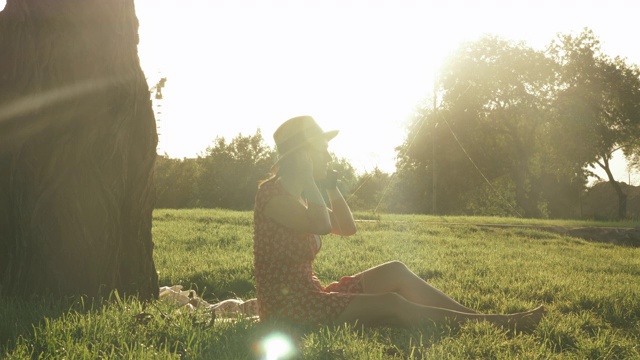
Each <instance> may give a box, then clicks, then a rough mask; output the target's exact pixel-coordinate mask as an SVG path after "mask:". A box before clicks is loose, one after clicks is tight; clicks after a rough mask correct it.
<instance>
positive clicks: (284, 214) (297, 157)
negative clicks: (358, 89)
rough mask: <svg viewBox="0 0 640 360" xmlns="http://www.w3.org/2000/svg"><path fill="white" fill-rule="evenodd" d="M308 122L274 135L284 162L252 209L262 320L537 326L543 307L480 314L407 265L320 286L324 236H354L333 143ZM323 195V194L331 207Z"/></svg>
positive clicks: (293, 122) (290, 124)
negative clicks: (317, 263)
mask: <svg viewBox="0 0 640 360" xmlns="http://www.w3.org/2000/svg"><path fill="white" fill-rule="evenodd" d="M337 133H338V131H335V130H334V131H329V132H324V131H323V130H322V129H321V128H320V126H319V125H318V124H317V123H316V122H315V121H314V120H313V118H311V117H310V116H300V117H296V118H292V119H289V120H287V121H286V122H284V123H283V124H282V125H281V126H280V127H279V128H278V129H277V130H276V132H275V133H274V135H273V137H274V139H275V142H276V148H277V150H278V154H279V160H278V161H277V163H276V164H275V165H274V167H273V168H272V173H273V176H272V177H271V178H269V179H268V180H265V181H264V182H263V183H262V184H260V187H259V190H258V193H257V195H256V203H255V209H254V239H253V241H254V242H253V246H254V265H255V278H256V288H257V298H258V307H259V310H258V311H259V314H260V318H261V319H262V320H267V319H281V320H286V321H291V322H294V323H298V324H314V325H319V324H329V323H333V324H336V323H356V322H357V323H358V324H363V325H367V326H376V325H389V326H403V327H406V326H411V325H416V324H421V323H424V322H429V321H432V322H436V323H441V322H444V321H453V322H454V323H462V322H465V321H468V320H487V321H490V322H492V323H494V324H497V325H500V326H505V327H507V326H508V327H515V328H517V329H520V330H524V329H531V328H533V327H535V326H536V325H537V324H538V322H539V321H540V319H541V318H542V316H543V315H544V312H545V310H544V308H543V307H542V306H541V307H538V308H536V309H534V310H530V311H527V312H522V313H515V314H506V315H501V314H479V313H477V312H476V311H474V310H472V309H469V308H467V307H465V306H463V305H461V304H459V303H458V302H456V301H455V300H453V299H451V298H450V297H449V296H447V295H446V294H444V293H443V292H441V291H439V290H438V289H436V288H434V287H433V286H431V285H429V284H428V283H427V282H425V281H424V280H422V279H421V278H419V277H418V276H417V275H416V274H414V273H413V272H412V271H411V270H409V269H408V268H407V267H406V266H405V265H404V264H403V263H401V262H398V261H392V262H388V263H385V264H382V265H379V266H376V267H373V268H371V269H368V270H365V271H363V272H361V273H359V274H356V275H353V276H345V277H343V278H341V279H340V281H337V282H334V283H332V284H329V285H328V286H322V285H321V283H320V281H319V280H318V278H317V277H316V276H315V274H314V272H313V267H312V264H313V260H314V258H315V257H316V254H317V253H318V251H319V250H320V248H321V247H322V240H321V238H320V235H325V234H329V233H333V234H337V235H343V236H349V235H353V234H355V233H356V226H355V223H354V220H353V216H352V214H351V210H350V209H349V206H348V205H347V203H346V201H345V200H344V198H343V197H342V194H341V193H340V191H339V190H338V189H337V187H336V180H337V179H336V176H335V174H334V173H333V172H330V171H328V163H329V162H330V161H331V156H330V154H329V152H328V150H327V148H328V141H329V140H331V139H332V138H334V137H335V136H336V135H337ZM321 191H326V193H327V195H328V199H329V201H330V206H329V207H327V205H326V204H325V201H324V200H323V196H322V194H321Z"/></svg>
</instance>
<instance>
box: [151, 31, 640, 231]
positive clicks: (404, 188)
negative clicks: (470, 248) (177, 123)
mask: <svg viewBox="0 0 640 360" xmlns="http://www.w3.org/2000/svg"><path fill="white" fill-rule="evenodd" d="M618 150H622V151H623V153H624V155H625V156H626V157H627V158H628V159H629V160H630V162H631V164H635V165H634V166H638V163H639V162H640V160H638V159H640V70H639V69H638V66H637V65H635V64H631V65H630V64H627V63H626V60H625V59H622V58H620V57H616V58H610V57H609V56H606V55H605V54H603V53H602V52H601V49H600V45H599V41H598V39H597V38H596V37H595V36H594V34H593V32H592V31H590V30H589V29H585V30H584V31H583V32H582V33H580V34H578V35H558V37H557V39H555V40H554V41H552V42H551V43H550V45H549V46H548V48H547V49H546V50H544V51H538V50H534V49H532V48H530V47H527V46H526V45H525V44H524V43H514V42H510V41H505V40H503V39H500V38H499V37H495V36H486V37H483V38H481V39H479V40H478V41H475V42H470V43H466V44H463V45H462V46H461V47H460V49H459V50H458V51H457V52H456V53H454V54H453V55H452V57H451V58H450V59H449V61H447V62H446V63H445V65H444V66H443V68H442V70H441V72H440V74H439V76H438V80H437V84H436V87H435V91H434V94H433V98H432V99H431V100H429V101H426V102H425V103H424V104H423V106H420V107H418V109H417V110H416V112H415V115H414V116H413V121H412V123H411V125H410V127H409V129H408V131H407V135H406V138H405V140H404V142H403V143H402V144H401V145H400V146H398V147H397V149H396V151H397V155H398V156H397V158H398V160H397V163H396V171H395V172H394V173H393V174H388V173H385V172H383V171H381V170H379V169H377V168H376V169H374V170H373V171H371V172H367V173H364V174H357V173H356V171H355V170H354V168H353V166H351V164H350V163H349V162H348V160H346V159H339V158H335V159H334V160H335V161H334V163H333V166H334V168H335V169H336V170H338V171H339V172H340V173H341V181H340V188H341V190H342V192H343V194H345V197H346V198H347V201H348V202H349V203H350V205H351V207H352V208H353V209H355V210H369V211H381V212H397V213H426V214H429V213H435V214H441V215H446V214H468V215H497V216H522V217H550V218H577V217H580V216H581V202H582V199H583V197H584V196H585V194H586V191H587V179H588V177H589V176H590V175H593V173H592V171H591V170H593V169H594V168H595V167H600V168H602V169H603V170H604V171H605V173H606V174H607V177H608V178H607V181H608V182H609V183H610V185H611V187H612V189H613V190H614V191H615V193H616V198H617V202H618V212H617V216H616V217H617V218H619V219H623V218H626V217H627V212H626V209H627V204H626V202H627V194H626V193H625V191H624V190H623V189H624V188H623V187H622V186H621V184H620V183H618V182H617V181H616V179H614V177H613V175H612V172H611V168H610V163H609V162H610V160H611V158H612V156H613V153H614V152H615V151H618ZM275 157H276V154H275V150H274V149H272V148H270V147H269V146H267V145H265V143H264V139H263V137H262V135H261V133H260V130H258V131H257V132H256V134H254V135H251V136H242V135H241V134H240V135H238V136H237V137H236V138H234V139H232V140H231V141H230V142H229V143H227V141H226V140H225V139H224V138H217V139H216V140H215V141H214V144H213V146H212V147H209V148H207V149H206V152H205V154H204V155H202V156H199V157H198V158H196V159H183V160H179V159H170V158H168V157H166V156H160V157H159V158H158V160H157V164H156V175H155V182H156V187H157V202H156V207H159V208H165V207H166V208H184V207H221V208H229V209H238V210H248V209H251V208H252V207H253V200H254V196H255V193H256V191H257V185H258V183H259V181H260V180H263V179H265V178H266V177H267V176H268V172H269V169H270V167H271V164H273V162H274V161H275Z"/></svg>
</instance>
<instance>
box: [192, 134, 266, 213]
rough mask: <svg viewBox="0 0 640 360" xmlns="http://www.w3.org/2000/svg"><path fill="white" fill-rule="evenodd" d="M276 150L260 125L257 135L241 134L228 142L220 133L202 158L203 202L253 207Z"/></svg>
mask: <svg viewBox="0 0 640 360" xmlns="http://www.w3.org/2000/svg"><path fill="white" fill-rule="evenodd" d="M275 156H276V153H275V151H274V150H273V149H271V148H270V147H268V146H267V145H265V143H264V139H263V137H262V134H261V132H260V129H258V130H257V131H256V133H255V135H252V136H243V135H242V134H239V135H238V136H236V137H235V138H234V139H233V140H231V142H229V143H227V141H226V140H225V138H224V137H218V138H216V140H215V141H214V145H213V147H208V148H207V150H206V155H205V156H204V157H201V158H200V159H199V163H200V175H199V180H198V192H199V194H200V200H201V201H200V204H199V205H200V206H203V207H209V208H215V207H219V208H226V209H235V210H250V209H252V208H253V204H254V200H255V195H256V192H257V190H258V183H259V182H260V181H261V180H264V179H266V178H267V177H268V174H269V170H270V169H271V166H272V165H273V164H274V163H275Z"/></svg>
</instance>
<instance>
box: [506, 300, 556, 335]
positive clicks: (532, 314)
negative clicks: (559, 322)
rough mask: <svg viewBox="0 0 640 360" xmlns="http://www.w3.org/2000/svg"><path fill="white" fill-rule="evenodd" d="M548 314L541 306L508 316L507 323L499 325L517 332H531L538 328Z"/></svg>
mask: <svg viewBox="0 0 640 360" xmlns="http://www.w3.org/2000/svg"><path fill="white" fill-rule="evenodd" d="M546 313H547V310H546V309H545V308H544V306H543V305H540V306H538V307H537V308H535V309H533V310H529V311H525V312H521V313H515V314H509V315H506V320H507V321H506V322H503V323H500V324H499V325H501V326H504V327H508V328H509V329H512V330H516V331H531V330H533V329H535V328H536V326H538V323H540V320H542V318H543V317H544V315H545V314H546Z"/></svg>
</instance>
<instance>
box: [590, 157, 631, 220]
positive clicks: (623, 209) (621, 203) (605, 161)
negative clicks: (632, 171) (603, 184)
mask: <svg viewBox="0 0 640 360" xmlns="http://www.w3.org/2000/svg"><path fill="white" fill-rule="evenodd" d="M597 164H598V165H600V167H601V168H602V169H603V170H604V172H605V173H607V178H608V179H609V184H611V186H612V187H613V189H614V190H615V192H616V195H617V196H618V220H625V219H626V218H627V194H625V193H624V191H622V187H621V186H620V184H619V183H618V182H617V181H616V180H615V179H614V178H613V173H612V172H611V167H610V166H609V158H607V156H602V163H601V162H597Z"/></svg>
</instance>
